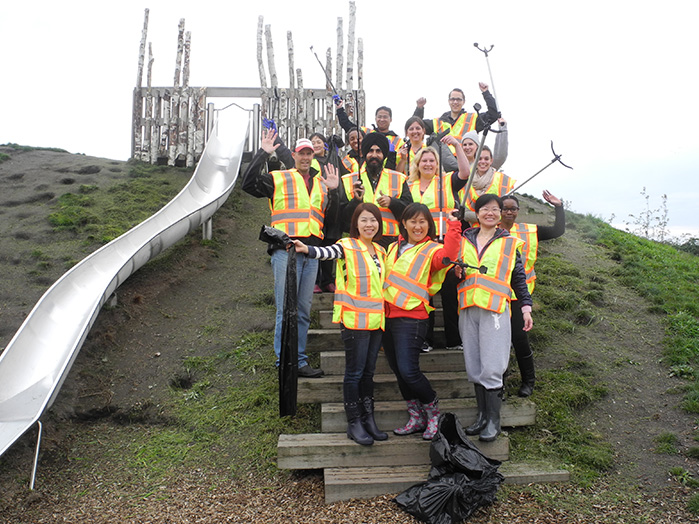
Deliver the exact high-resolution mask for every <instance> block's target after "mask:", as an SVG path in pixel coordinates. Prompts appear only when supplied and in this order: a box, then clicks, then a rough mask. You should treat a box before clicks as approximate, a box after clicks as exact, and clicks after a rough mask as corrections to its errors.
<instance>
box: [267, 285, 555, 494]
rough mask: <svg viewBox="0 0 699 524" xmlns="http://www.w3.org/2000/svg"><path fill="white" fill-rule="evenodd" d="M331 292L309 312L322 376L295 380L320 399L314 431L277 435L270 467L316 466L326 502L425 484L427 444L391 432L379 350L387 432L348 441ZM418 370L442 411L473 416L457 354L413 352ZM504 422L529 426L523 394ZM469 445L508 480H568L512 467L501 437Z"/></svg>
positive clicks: (381, 411) (311, 347)
mask: <svg viewBox="0 0 699 524" xmlns="http://www.w3.org/2000/svg"><path fill="white" fill-rule="evenodd" d="M332 301H333V296H332V294H329V293H323V294H318V295H314V300H313V317H314V318H315V319H316V321H317V324H318V325H319V327H318V328H316V329H311V330H310V331H309V334H308V345H307V352H308V353H314V352H316V353H320V367H321V368H323V370H324V371H325V376H324V377H322V378H319V379H303V378H301V379H299V387H298V402H302V403H320V404H321V432H320V433H309V434H301V435H280V436H279V442H278V445H277V465H278V467H279V468H280V469H323V470H324V477H325V502H326V503H331V502H335V501H339V500H348V499H352V498H368V497H374V496H377V495H383V494H386V493H399V492H401V491H403V490H404V489H406V488H408V487H410V486H412V485H414V484H417V483H418V482H421V481H424V480H425V479H426V478H427V473H428V472H429V469H430V459H429V448H430V442H429V441H425V440H423V439H422V435H421V434H417V435H409V436H403V437H399V436H396V435H394V434H393V432H392V431H391V430H392V429H393V428H395V427H399V426H402V425H403V424H404V423H405V421H406V420H407V412H406V406H405V402H404V401H403V400H402V399H401V396H400V393H399V391H398V386H397V384H396V380H395V377H394V376H393V373H392V372H391V370H390V369H389V367H388V362H387V360H386V358H385V356H384V354H383V352H381V353H380V354H379V358H378V361H377V363H376V374H375V376H374V382H375V392H374V397H375V399H376V403H375V418H376V423H377V425H378V426H379V427H380V428H381V429H382V430H384V431H387V432H388V433H389V438H388V440H387V441H384V442H375V443H374V445H372V446H360V445H358V444H356V443H355V442H354V441H352V440H350V439H348V438H347V435H346V433H345V430H346V427H347V423H346V419H345V413H344V408H343V404H342V379H343V374H344V364H345V360H344V359H345V357H344V347H343V345H342V340H341V339H340V332H339V326H338V325H337V324H332V313H331V312H332ZM435 306H436V307H437V308H438V309H437V315H436V320H435V324H436V326H435V339H436V340H435V346H436V347H442V346H443V345H444V332H443V327H442V325H443V324H442V322H441V311H440V309H439V306H440V302H439V296H436V297H435ZM420 367H421V369H422V370H423V371H424V372H425V374H426V375H427V377H428V378H429V379H430V382H431V384H432V387H433V388H434V389H435V391H437V394H438V395H439V399H440V403H439V406H440V409H441V411H442V412H451V413H454V414H456V416H457V417H458V418H459V420H460V421H461V423H462V424H464V425H467V424H470V423H471V422H472V421H473V419H474V418H475V415H476V402H475V398H474V391H473V386H472V384H471V383H469V382H468V380H467V378H466V372H465V371H464V360H463V353H462V352H461V351H454V350H445V349H435V350H432V351H431V352H429V353H423V354H421V356H420ZM501 416H502V425H503V426H504V427H514V426H526V425H531V424H534V423H535V420H536V406H535V404H534V403H533V402H532V401H531V400H529V399H521V398H512V397H509V398H508V399H507V401H506V402H505V403H503V407H502V413H501ZM472 442H473V443H474V444H475V445H476V446H477V447H478V448H479V449H480V450H481V451H482V452H483V453H484V454H485V455H487V456H489V457H491V458H494V459H497V460H501V461H503V465H502V466H501V467H500V472H501V473H502V474H503V475H504V476H505V479H506V480H505V481H506V482H508V483H531V482H553V481H567V480H568V478H569V475H568V472H567V471H564V470H559V469H555V468H552V467H550V466H548V465H546V464H536V465H524V464H511V463H509V462H507V461H508V459H509V439H508V437H507V436H505V435H501V436H500V437H498V439H497V440H496V441H494V442H480V441H479V440H478V437H477V436H476V437H473V438H472Z"/></svg>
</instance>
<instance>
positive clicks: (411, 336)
mask: <svg viewBox="0 0 699 524" xmlns="http://www.w3.org/2000/svg"><path fill="white" fill-rule="evenodd" d="M428 324H429V321H428V319H426V318H425V319H416V318H406V317H397V318H387V319H386V332H385V334H384V337H383V349H384V352H385V353H386V358H387V359H388V365H389V366H391V370H392V371H393V374H394V375H395V376H396V379H397V380H398V388H399V389H400V393H401V395H402V396H403V399H404V400H413V399H418V400H419V401H420V402H422V403H423V404H429V403H430V402H432V401H433V400H434V399H435V398H436V397H437V394H436V393H435V391H434V389H432V385H431V384H430V381H429V380H427V377H426V376H425V375H424V373H423V372H422V371H421V370H420V353H421V352H422V343H423V342H424V341H425V335H426V334H427V328H428Z"/></svg>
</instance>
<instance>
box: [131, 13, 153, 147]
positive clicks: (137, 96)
mask: <svg viewBox="0 0 699 524" xmlns="http://www.w3.org/2000/svg"><path fill="white" fill-rule="evenodd" d="M148 14H149V10H148V9H147V8H146V10H145V12H144V15H143V30H142V31H141V44H140V46H139V49H138V73H137V75H136V88H135V89H134V94H133V121H132V130H131V156H132V157H133V158H139V159H140V158H141V151H142V149H143V134H142V127H141V121H142V118H143V96H142V95H141V87H142V85H143V62H144V60H145V55H146V40H147V39H148Z"/></svg>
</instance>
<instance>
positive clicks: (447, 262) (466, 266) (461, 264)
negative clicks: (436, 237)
mask: <svg viewBox="0 0 699 524" xmlns="http://www.w3.org/2000/svg"><path fill="white" fill-rule="evenodd" d="M442 264H444V265H445V266H448V265H450V264H454V265H455V266H459V267H462V268H464V269H476V270H478V272H479V273H480V274H481V275H485V274H486V273H487V272H488V266H471V265H469V264H466V263H465V262H464V261H462V260H452V259H450V258H449V257H444V258H443V259H442Z"/></svg>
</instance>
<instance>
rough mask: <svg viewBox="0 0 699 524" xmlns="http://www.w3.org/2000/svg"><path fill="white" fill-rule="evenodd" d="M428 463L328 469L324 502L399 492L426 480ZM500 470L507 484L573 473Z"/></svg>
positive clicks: (547, 468)
mask: <svg viewBox="0 0 699 524" xmlns="http://www.w3.org/2000/svg"><path fill="white" fill-rule="evenodd" d="M429 471H430V466H429V465H414V466H388V467H387V466H379V467H367V468H364V467H353V468H326V469H325V471H324V476H325V503H326V504H330V503H332V502H337V501H340V500H349V499H365V498H371V497H376V496H378V495H386V494H394V493H395V494H398V493H401V492H402V491H404V490H406V489H408V488H409V487H411V486H414V485H415V484H418V483H419V482H424V481H425V480H427V475H428V473H429ZM498 471H499V472H500V473H501V474H502V475H503V476H504V477H505V483H506V484H530V483H532V482H536V483H541V482H568V481H569V480H570V473H569V472H568V471H566V470H564V469H558V468H556V467H554V466H551V465H548V464H543V463H541V464H540V463H533V464H513V463H511V462H504V463H503V464H502V465H501V466H500V467H499V468H498Z"/></svg>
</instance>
